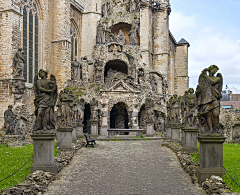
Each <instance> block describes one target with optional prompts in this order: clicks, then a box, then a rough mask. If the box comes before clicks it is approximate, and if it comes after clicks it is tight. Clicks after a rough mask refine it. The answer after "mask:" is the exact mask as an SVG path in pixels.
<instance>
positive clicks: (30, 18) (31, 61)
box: [21, 0, 39, 83]
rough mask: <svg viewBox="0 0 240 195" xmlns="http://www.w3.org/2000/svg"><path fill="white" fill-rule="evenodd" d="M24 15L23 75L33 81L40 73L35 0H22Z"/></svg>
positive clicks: (28, 80) (37, 19)
mask: <svg viewBox="0 0 240 195" xmlns="http://www.w3.org/2000/svg"><path fill="white" fill-rule="evenodd" d="M21 12H22V15H23V29H22V47H23V51H24V57H25V66H24V70H23V76H24V78H25V79H26V81H27V82H29V83H33V78H34V76H35V74H37V73H38V58H39V53H38V50H39V49H38V47H39V32H38V29H39V13H38V8H37V3H36V2H35V0H21Z"/></svg>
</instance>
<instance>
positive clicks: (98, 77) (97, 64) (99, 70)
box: [94, 60, 103, 82]
mask: <svg viewBox="0 0 240 195" xmlns="http://www.w3.org/2000/svg"><path fill="white" fill-rule="evenodd" d="M102 69H103V67H102V63H101V62H100V61H98V60H97V61H96V62H95V75H94V81H95V82H101V81H102V76H103V72H102Z"/></svg>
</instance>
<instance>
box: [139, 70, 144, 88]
mask: <svg viewBox="0 0 240 195" xmlns="http://www.w3.org/2000/svg"><path fill="white" fill-rule="evenodd" d="M138 84H140V85H142V84H144V70H143V69H139V70H138Z"/></svg>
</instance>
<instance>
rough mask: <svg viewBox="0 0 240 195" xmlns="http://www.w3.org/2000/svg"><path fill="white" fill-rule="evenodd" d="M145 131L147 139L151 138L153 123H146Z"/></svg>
mask: <svg viewBox="0 0 240 195" xmlns="http://www.w3.org/2000/svg"><path fill="white" fill-rule="evenodd" d="M146 125H147V129H146V135H147V137H152V136H153V128H154V122H153V121H146Z"/></svg>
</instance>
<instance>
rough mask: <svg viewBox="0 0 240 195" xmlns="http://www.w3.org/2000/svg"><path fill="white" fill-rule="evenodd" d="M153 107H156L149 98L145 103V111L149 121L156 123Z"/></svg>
mask: <svg viewBox="0 0 240 195" xmlns="http://www.w3.org/2000/svg"><path fill="white" fill-rule="evenodd" d="M153 106H154V102H153V101H152V100H151V99H150V98H147V99H146V103H145V110H146V114H147V120H148V121H155V113H154V110H153Z"/></svg>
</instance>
